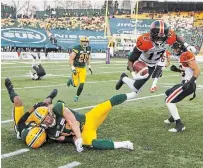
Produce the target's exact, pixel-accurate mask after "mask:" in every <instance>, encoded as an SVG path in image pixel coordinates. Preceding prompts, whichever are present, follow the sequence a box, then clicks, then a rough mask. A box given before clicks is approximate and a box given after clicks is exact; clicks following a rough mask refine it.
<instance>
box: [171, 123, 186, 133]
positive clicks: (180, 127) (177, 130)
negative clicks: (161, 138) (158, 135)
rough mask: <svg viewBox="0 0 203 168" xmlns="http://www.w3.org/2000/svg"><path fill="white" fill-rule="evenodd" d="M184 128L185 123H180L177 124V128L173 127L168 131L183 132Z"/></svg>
mask: <svg viewBox="0 0 203 168" xmlns="http://www.w3.org/2000/svg"><path fill="white" fill-rule="evenodd" d="M184 130H185V126H184V124H183V123H179V124H176V127H175V128H171V129H169V130H168V131H169V132H182V131H184Z"/></svg>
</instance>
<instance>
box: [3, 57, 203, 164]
mask: <svg viewBox="0 0 203 168" xmlns="http://www.w3.org/2000/svg"><path fill="white" fill-rule="evenodd" d="M14 63H15V64H11V65H7V64H2V69H1V70H2V79H1V82H2V83H1V84H2V92H1V93H2V94H1V100H2V104H1V105H2V113H1V118H2V119H1V120H2V121H4V120H9V119H11V118H12V116H11V108H12V104H11V103H10V100H9V98H8V94H7V91H6V90H5V86H4V79H5V77H7V76H8V77H11V79H12V81H13V84H14V85H15V88H17V89H16V92H17V93H18V94H19V95H20V96H21V98H22V100H23V102H24V106H25V109H28V108H29V107H30V106H32V105H33V104H34V103H36V102H39V101H42V100H43V99H44V98H45V97H46V96H47V95H48V94H49V92H50V91H51V90H52V89H54V88H57V89H58V90H59V94H58V96H57V98H56V100H58V99H61V100H64V101H65V102H66V104H67V105H68V107H70V108H79V107H85V106H92V105H96V104H98V103H100V102H102V101H104V100H107V99H108V98H110V97H111V96H113V95H115V94H119V93H128V92H130V89H129V88H128V87H127V86H125V85H124V86H123V87H122V88H121V89H120V90H119V91H116V90H115V84H116V80H117V79H118V78H119V76H120V74H121V72H122V71H123V72H125V71H126V60H122V59H120V60H112V63H111V64H110V65H106V64H104V63H95V64H92V69H93V71H94V75H92V76H91V75H90V74H89V72H88V76H87V83H86V84H85V86H84V91H83V93H82V95H81V97H80V99H79V102H77V103H75V102H74V101H73V98H74V96H75V93H76V88H73V87H70V88H68V87H67V86H66V81H67V78H68V76H70V75H71V73H70V68H69V66H68V65H67V63H66V62H46V63H44V64H43V65H44V67H45V69H46V70H47V74H48V76H47V78H45V79H44V80H41V81H32V80H31V79H29V77H28V76H27V73H28V72H29V71H30V70H31V68H30V67H29V66H30V64H25V63H19V62H14ZM200 67H201V70H202V71H203V64H200ZM128 74H129V73H128ZM53 75H55V76H53ZM151 82H152V81H151V80H150V81H149V82H148V83H147V84H146V85H145V86H144V88H143V89H142V91H141V92H140V94H139V97H145V96H153V95H159V94H163V93H164V91H165V90H166V89H167V88H169V87H170V86H172V85H173V84H175V83H179V82H180V77H179V76H178V74H176V73H173V72H170V71H169V70H168V69H166V71H165V72H164V75H163V77H162V78H161V79H160V81H159V85H158V88H159V89H158V91H157V92H156V93H153V94H151V93H149V88H150V86H151ZM198 85H202V86H203V75H201V76H200V77H199V79H198ZM42 86H43V87H42ZM29 87H33V88H29ZM34 87H35V88H34ZM36 87H38V88H36ZM40 87H41V88H40ZM190 97H191V96H189V97H187V98H186V99H184V100H183V101H182V102H180V103H178V105H177V107H178V109H179V112H180V115H181V117H182V120H183V122H184V124H185V125H186V131H185V132H183V133H178V134H173V133H169V132H168V129H169V128H172V127H173V126H174V125H171V126H166V125H164V124H163V120H164V119H166V118H167V117H168V111H167V108H166V106H165V104H164V98H165V96H163V95H160V96H157V97H151V98H146V99H143V100H137V101H132V102H126V103H123V104H121V105H119V106H116V107H114V108H113V110H112V111H111V113H110V115H109V116H108V118H107V120H106V121H105V122H104V123H103V124H102V126H101V127H100V128H99V130H98V137H99V138H111V139H113V140H115V141H121V140H130V141H132V142H133V143H134V148H135V149H134V151H127V150H123V149H119V150H106V151H98V150H91V149H85V151H84V152H83V153H77V152H76V150H75V147H74V146H73V145H69V144H60V143H52V144H46V145H44V146H43V147H42V148H40V149H37V150H32V149H31V150H30V151H29V152H27V153H25V154H20V155H17V156H13V157H10V158H5V159H2V160H1V161H2V165H1V166H2V168H22V167H23V168H33V167H37V168H57V167H59V166H63V165H66V164H68V163H70V162H73V161H78V162H80V163H81V165H80V166H78V167H85V168H86V167H90V168H100V167H101V168H103V167H105V168H112V167H115V168H117V167H121V168H134V167H136V168H148V167H151V168H152V167H154V168H171V167H175V168H181V167H184V168H186V167H188V168H193V167H197V168H200V167H203V148H202V147H203V140H202V137H203V132H202V128H203V127H202V123H203V122H202V118H203V104H202V103H203V89H201V88H200V87H199V90H197V98H196V99H194V100H193V101H191V102H190V101H189V98H190ZM56 100H55V101H54V102H56ZM88 110H90V109H86V110H80V111H81V112H82V113H85V112H87V111H88ZM12 127H13V125H12V122H9V123H5V124H1V133H2V135H1V140H2V141H1V147H2V151H1V152H2V154H5V153H9V152H13V151H16V150H19V149H21V148H27V147H26V145H25V144H24V143H23V142H21V141H20V140H17V139H16V138H15V137H16V136H15V133H14V130H13V128H12Z"/></svg>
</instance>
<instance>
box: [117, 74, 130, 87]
mask: <svg viewBox="0 0 203 168" xmlns="http://www.w3.org/2000/svg"><path fill="white" fill-rule="evenodd" d="M124 77H128V75H126V74H125V73H122V74H121V76H120V79H119V80H118V82H117V83H116V87H115V89H116V90H119V89H120V88H121V87H122V85H123V84H124V83H125V81H123V78H124Z"/></svg>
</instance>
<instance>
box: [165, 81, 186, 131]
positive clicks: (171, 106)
mask: <svg viewBox="0 0 203 168" xmlns="http://www.w3.org/2000/svg"><path fill="white" fill-rule="evenodd" d="M166 95H168V96H167V98H166V106H167V107H168V110H169V112H170V114H171V117H170V118H169V119H168V120H164V123H172V122H173V121H175V123H176V126H175V128H172V129H169V132H182V131H184V130H185V126H184V124H183V123H182V121H181V119H180V116H179V113H178V109H177V107H176V104H175V103H177V102H179V101H181V100H182V99H183V98H184V97H185V96H184V91H183V90H182V84H178V85H175V86H174V87H172V88H171V89H169V90H167V91H166Z"/></svg>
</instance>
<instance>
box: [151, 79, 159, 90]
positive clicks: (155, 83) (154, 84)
mask: <svg viewBox="0 0 203 168" xmlns="http://www.w3.org/2000/svg"><path fill="white" fill-rule="evenodd" d="M157 82H158V78H154V81H153V83H152V88H154V87H156V85H157Z"/></svg>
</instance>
